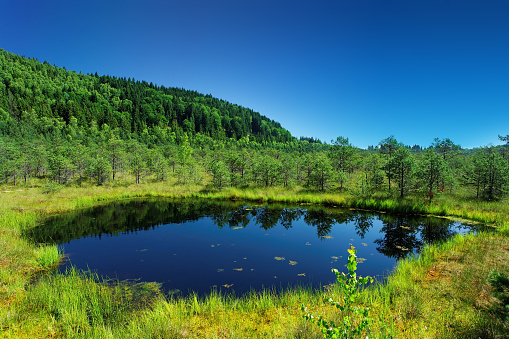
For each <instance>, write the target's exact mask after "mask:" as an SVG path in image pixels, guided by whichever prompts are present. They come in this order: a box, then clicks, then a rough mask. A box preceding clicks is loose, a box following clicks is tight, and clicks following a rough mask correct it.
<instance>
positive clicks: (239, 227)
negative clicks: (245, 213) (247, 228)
mask: <svg viewBox="0 0 509 339" xmlns="http://www.w3.org/2000/svg"><path fill="white" fill-rule="evenodd" d="M241 228H244V227H242V226H237V227H234V228H233V229H234V230H240V229H241Z"/></svg>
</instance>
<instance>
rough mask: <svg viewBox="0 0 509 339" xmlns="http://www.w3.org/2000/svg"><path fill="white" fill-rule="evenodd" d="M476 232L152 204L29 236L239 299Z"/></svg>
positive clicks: (284, 211) (118, 270)
mask: <svg viewBox="0 0 509 339" xmlns="http://www.w3.org/2000/svg"><path fill="white" fill-rule="evenodd" d="M472 229H473V228H472V226H466V225H461V224H459V223H455V222H453V221H451V220H448V219H444V218H423V217H414V216H401V215H390V214H376V213H369V212H360V211H352V210H343V209H338V208H318V207H314V206H305V208H303V207H302V206H289V205H277V204H271V205H261V206H253V205H252V204H247V203H243V202H214V201H210V200H162V199H153V200H134V201H122V202H116V203H113V204H109V205H104V206H99V207H95V208H92V209H84V210H79V211H74V212H72V213H67V214H63V215H59V216H54V217H51V218H48V219H47V220H46V221H45V222H44V224H43V225H40V226H39V227H36V228H34V229H31V230H29V231H28V232H27V234H26V236H27V237H29V238H31V239H33V240H35V241H37V242H45V243H56V244H63V245H62V246H63V247H64V251H65V252H66V253H69V254H70V257H71V261H72V263H73V265H76V266H78V268H84V269H86V268H87V267H90V268H91V269H94V270H98V271H99V272H98V273H99V274H105V275H111V274H113V275H116V276H117V277H119V278H122V279H123V278H124V277H125V278H129V279H131V278H136V279H138V278H139V279H143V280H148V281H159V282H162V284H163V288H165V289H166V290H168V291H169V290H172V291H174V290H177V289H178V290H180V291H181V292H183V293H184V294H185V291H186V290H187V288H189V289H192V290H194V291H197V292H199V293H206V292H209V291H210V287H211V286H216V287H217V286H219V287H217V288H227V289H230V287H232V286H233V285H232V284H234V286H233V287H232V289H235V291H236V293H237V292H242V291H248V290H249V288H251V287H253V288H259V287H261V286H265V287H267V286H270V285H271V284H272V285H273V284H276V285H279V286H281V287H284V286H287V284H295V283H302V282H304V283H311V284H313V285H314V286H317V285H318V284H322V285H325V284H327V283H328V282H330V281H332V280H333V279H334V277H333V276H332V275H331V274H330V268H331V267H334V268H338V269H340V270H341V269H342V268H343V264H344V263H343V262H342V260H343V259H344V258H342V256H343V255H345V251H346V249H347V248H348V247H349V244H350V243H352V244H354V245H355V246H356V247H357V248H358V249H359V256H360V257H363V258H364V260H366V261H365V262H364V263H362V264H361V265H360V266H359V273H360V274H361V275H368V274H369V275H380V276H383V275H385V274H386V273H387V272H388V271H389V270H390V269H391V268H392V267H393V265H394V263H395V261H396V260H397V259H401V258H404V257H406V256H408V255H409V254H410V253H418V252H419V250H420V249H421V248H422V246H423V245H424V244H426V243H431V242H436V241H443V240H446V239H447V238H449V237H451V236H452V235H454V234H455V233H457V232H466V231H469V230H472ZM100 239H103V240H102V242H99V241H98V240H100ZM115 239H118V240H115ZM106 240H107V241H106ZM274 258H280V259H276V260H275V259H274ZM281 258H284V260H283V259H281ZM331 258H332V261H331ZM66 265H69V263H66ZM197 267H199V268H200V269H199V270H197ZM101 270H104V271H101ZM122 270H124V271H125V272H124V271H122ZM363 270H364V271H363ZM197 271H198V272H197ZM204 276H205V277H204Z"/></svg>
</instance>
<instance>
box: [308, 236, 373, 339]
mask: <svg viewBox="0 0 509 339" xmlns="http://www.w3.org/2000/svg"><path fill="white" fill-rule="evenodd" d="M348 253H349V254H350V255H349V256H348V264H347V265H346V267H347V269H348V274H345V273H343V272H339V271H338V270H337V269H333V270H332V272H334V274H336V279H337V284H338V286H339V289H340V294H339V297H340V301H336V300H334V299H333V298H329V299H328V300H327V303H328V304H330V305H331V306H335V307H336V308H337V309H338V310H339V312H340V316H341V318H342V319H341V321H339V322H338V323H336V322H335V321H333V320H329V321H327V320H325V319H323V317H322V316H318V317H315V316H314V315H312V314H311V313H309V311H308V309H307V307H305V306H304V305H302V307H301V309H302V311H304V312H305V315H304V319H306V320H308V321H310V322H312V323H315V324H316V325H317V326H318V327H320V329H321V331H322V333H323V337H324V338H326V339H327V338H353V337H356V336H358V335H359V334H360V333H362V331H364V330H365V329H366V328H368V327H369V322H370V319H369V308H368V307H360V306H356V305H355V304H356V301H357V299H358V298H359V296H360V292H359V287H360V286H361V285H365V284H367V283H368V282H373V278H372V277H370V276H367V277H364V278H362V277H357V273H355V271H356V270H357V250H356V249H355V247H353V246H352V247H351V248H350V249H348Z"/></svg>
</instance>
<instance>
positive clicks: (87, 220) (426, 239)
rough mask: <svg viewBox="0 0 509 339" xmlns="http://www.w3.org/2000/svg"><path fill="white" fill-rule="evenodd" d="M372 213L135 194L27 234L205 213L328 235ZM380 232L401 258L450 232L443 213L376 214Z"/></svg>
mask: <svg viewBox="0 0 509 339" xmlns="http://www.w3.org/2000/svg"><path fill="white" fill-rule="evenodd" d="M376 215H377V214H373V213H366V212H357V211H345V210H332V209H319V208H314V207H313V208H309V209H307V210H304V209H302V208H297V207H296V208H290V207H284V206H281V205H276V206H264V207H259V208H247V207H246V205H244V204H243V203H241V202H215V201H210V200H162V199H160V200H148V201H147V200H139V201H137V200H134V201H128V202H117V203H113V204H110V205H105V206H99V207H95V208H93V209H87V210H80V211H76V212H73V213H66V214H63V215H59V216H55V217H52V218H48V220H47V222H46V223H45V224H44V225H43V226H41V227H36V228H34V229H31V230H29V231H28V232H27V234H26V235H27V236H28V237H30V238H32V239H33V240H35V241H38V242H54V243H64V242H69V241H71V240H73V239H78V238H82V237H85V236H90V235H92V236H99V237H100V236H101V235H104V234H107V235H117V234H119V233H122V232H137V231H139V230H147V229H150V228H155V227H157V226H160V225H163V224H182V223H186V222H189V221H196V220H199V219H201V218H204V217H209V218H210V219H211V220H212V221H213V222H214V223H215V224H216V225H217V227H219V228H223V227H225V226H226V227H247V226H248V225H249V223H250V222H252V221H253V222H254V223H255V225H259V226H260V227H261V228H263V229H265V230H268V229H271V228H273V227H276V226H277V225H278V224H280V225H281V226H283V227H285V228H286V229H289V228H291V227H292V224H293V223H294V222H295V221H297V220H301V219H303V221H304V222H306V223H307V224H308V225H311V226H313V227H316V233H317V236H318V237H320V238H323V237H325V236H327V235H329V234H330V233H331V231H332V228H333V227H334V226H336V227H346V226H344V224H347V223H353V225H354V226H355V230H356V233H357V234H358V235H359V236H360V237H361V238H364V236H365V235H366V233H367V232H369V230H370V229H371V228H372V227H373V220H374V218H375V216H376ZM378 218H379V219H380V220H381V221H382V223H383V227H382V230H381V231H382V232H383V233H384V235H383V237H382V238H380V239H377V240H376V241H375V243H376V244H377V245H378V247H377V250H378V251H379V252H380V253H383V254H384V255H386V256H389V257H396V258H403V257H405V256H407V255H408V253H411V252H414V251H419V250H420V247H421V246H422V245H423V243H431V242H437V241H442V240H445V239H447V238H449V237H450V236H452V235H453V234H454V233H455V232H454V231H453V230H452V229H451V226H452V225H453V224H454V223H453V222H452V221H450V220H448V219H440V218H417V217H411V216H394V215H389V214H380V215H378Z"/></svg>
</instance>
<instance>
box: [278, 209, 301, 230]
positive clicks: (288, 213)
mask: <svg viewBox="0 0 509 339" xmlns="http://www.w3.org/2000/svg"><path fill="white" fill-rule="evenodd" d="M305 213H306V211H304V210H301V209H288V208H285V209H283V210H282V211H281V218H280V219H279V221H280V223H281V225H282V226H283V227H284V228H286V229H289V228H291V227H292V223H293V222H294V221H296V220H299V219H300V218H301V217H302V216H303V215H305Z"/></svg>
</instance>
